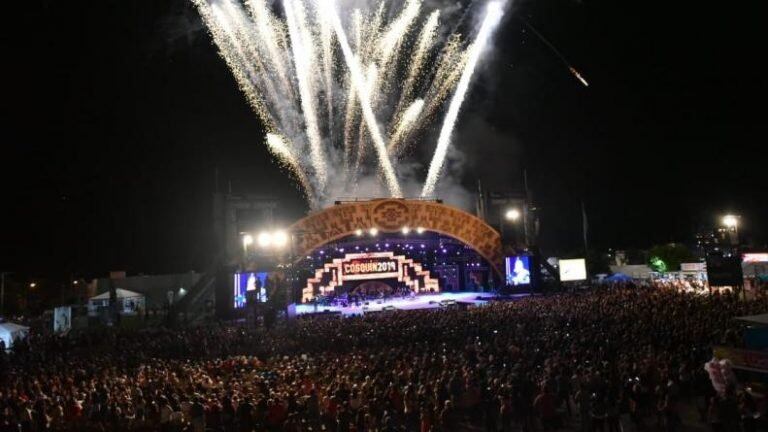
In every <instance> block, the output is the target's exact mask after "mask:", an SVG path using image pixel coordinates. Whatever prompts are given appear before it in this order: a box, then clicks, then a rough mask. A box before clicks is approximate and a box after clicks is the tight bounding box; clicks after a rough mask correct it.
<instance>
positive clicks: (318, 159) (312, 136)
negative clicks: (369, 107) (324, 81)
mask: <svg viewBox="0 0 768 432" xmlns="http://www.w3.org/2000/svg"><path fill="white" fill-rule="evenodd" d="M283 6H284V7H285V17H286V21H287V22H288V34H289V35H290V37H291V50H292V51H293V61H294V67H295V68H296V79H297V81H298V82H299V94H300V97H301V109H302V111H303V112H304V121H305V123H306V128H307V138H308V139H309V150H310V157H311V159H312V167H313V168H314V171H315V176H317V179H318V182H319V183H320V187H321V188H323V187H325V182H326V174H327V172H326V169H325V158H324V156H323V154H322V151H323V149H322V139H321V138H320V129H319V127H318V124H317V115H316V113H315V99H314V94H313V93H314V92H313V89H312V82H311V81H310V73H311V72H312V51H311V47H312V45H311V39H310V38H309V37H308V31H307V30H306V22H304V20H303V19H302V18H303V15H304V14H303V13H302V11H301V10H300V9H299V8H300V6H299V7H296V6H298V5H296V4H295V3H294V0H284V1H283Z"/></svg>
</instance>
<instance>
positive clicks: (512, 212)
mask: <svg viewBox="0 0 768 432" xmlns="http://www.w3.org/2000/svg"><path fill="white" fill-rule="evenodd" d="M504 217H505V218H506V219H507V220H508V221H512V222H515V221H517V220H518V219H520V210H518V209H516V208H511V209H509V210H507V212H506V213H504Z"/></svg>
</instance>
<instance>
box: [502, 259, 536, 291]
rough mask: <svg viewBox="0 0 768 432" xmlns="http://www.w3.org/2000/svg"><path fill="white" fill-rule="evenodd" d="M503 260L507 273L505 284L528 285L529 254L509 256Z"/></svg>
mask: <svg viewBox="0 0 768 432" xmlns="http://www.w3.org/2000/svg"><path fill="white" fill-rule="evenodd" d="M504 260H505V267H506V274H507V285H512V286H519V285H530V283H531V258H530V257H529V256H526V255H518V256H510V257H506V258H505V259H504Z"/></svg>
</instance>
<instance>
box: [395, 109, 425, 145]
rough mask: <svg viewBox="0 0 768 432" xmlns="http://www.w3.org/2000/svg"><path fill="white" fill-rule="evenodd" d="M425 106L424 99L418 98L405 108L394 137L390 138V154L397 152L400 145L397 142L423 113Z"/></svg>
mask: <svg viewBox="0 0 768 432" xmlns="http://www.w3.org/2000/svg"><path fill="white" fill-rule="evenodd" d="M423 108H424V99H416V100H415V101H413V103H412V104H411V105H410V106H409V107H408V108H407V109H406V110H405V112H404V113H403V115H402V116H401V117H400V121H399V122H398V123H397V127H396V128H395V132H394V133H393V134H392V137H391V138H390V139H389V147H388V150H389V153H390V154H394V155H396V154H397V151H398V147H397V142H398V141H399V140H400V139H402V136H403V135H404V134H405V133H406V132H407V131H408V128H410V127H411V125H412V124H413V123H414V122H415V121H416V119H418V118H419V114H421V110H422V109H423Z"/></svg>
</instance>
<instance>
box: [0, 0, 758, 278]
mask: <svg viewBox="0 0 768 432" xmlns="http://www.w3.org/2000/svg"><path fill="white" fill-rule="evenodd" d="M477 2H478V4H482V2H480V0H477ZM75 3H79V4H80V6H73V4H75ZM669 3H674V4H673V5H670V4H669ZM736 7H737V6H736V5H729V4H725V3H718V4H717V5H716V6H712V5H710V4H707V3H694V2H683V3H681V2H664V3H661V2H658V3H657V2H642V1H638V2H626V1H620V2H616V1H608V0H601V1H589V0H584V1H583V2H579V1H573V0H541V1H535V2H534V1H527V2H517V3H515V4H514V7H513V8H512V11H511V12H508V13H507V15H506V18H505V20H504V22H503V24H502V28H501V30H500V31H499V32H498V33H497V35H496V38H495V47H494V50H493V51H492V52H491V53H490V56H489V57H488V58H489V61H487V62H486V64H485V65H484V66H483V68H482V70H481V72H480V74H479V75H478V76H477V77H476V80H475V84H474V85H473V88H472V91H471V92H472V93H471V97H470V99H469V100H468V101H467V103H466V104H465V106H464V109H463V111H462V114H461V117H460V118H461V124H460V125H459V129H458V131H457V135H456V139H455V141H454V143H455V145H456V147H457V149H458V150H459V151H460V154H462V155H463V156H464V160H463V163H462V176H463V177H462V181H463V183H464V184H465V185H466V187H467V188H468V189H474V187H475V186H474V185H475V184H476V182H477V180H478V179H480V180H482V181H483V183H484V185H485V186H486V187H487V188H490V189H496V190H504V189H516V188H519V187H520V182H521V177H522V174H521V171H522V169H523V168H525V169H527V171H528V176H529V181H530V186H531V188H532V190H533V191H534V193H535V198H536V200H537V201H538V204H539V205H540V206H541V208H542V215H541V218H542V223H541V229H542V238H541V245H542V248H543V249H544V251H545V252H546V253H551V254H554V253H558V252H565V251H568V250H572V249H574V248H577V247H579V245H580V238H581V232H580V227H581V220H580V218H581V210H580V204H579V203H580V201H581V200H582V199H583V200H584V201H585V203H586V208H587V212H588V216H589V226H590V240H591V242H592V244H593V245H594V246H596V247H601V248H607V247H609V246H612V247H616V248H634V247H647V246H650V245H652V244H654V243H661V242H667V241H686V240H690V239H691V237H692V235H693V234H694V232H695V231H696V230H697V229H698V228H699V227H701V226H707V225H711V224H712V223H714V222H715V217H716V216H717V215H718V214H721V213H722V212H723V211H733V212H737V213H739V214H741V215H742V217H743V224H744V227H743V232H744V234H745V236H746V237H747V239H748V241H751V242H753V243H757V244H764V243H765V242H766V240H768V239H767V237H768V235H766V234H767V230H766V225H768V188H767V187H766V161H768V151H766V145H765V141H766V140H765V136H766V126H765V125H766V121H765V115H766V110H765V98H764V93H765V90H766V82H767V80H766V70H765V68H764V67H762V65H761V63H763V61H762V60H761V59H760V56H761V53H764V52H765V51H766V48H765V41H768V37H766V36H767V35H766V33H767V32H766V31H765V28H766V27H765V23H764V18H765V16H766V14H765V12H766V11H765V8H764V6H762V5H761V4H759V2H744V3H740V4H739V5H738V9H735V8H736ZM11 9H12V10H11V11H9V12H8V13H7V14H6V15H5V17H6V21H8V22H9V24H10V26H11V28H9V29H7V30H6V32H7V33H8V34H6V37H5V38H4V40H6V41H7V42H8V44H7V48H6V50H5V53H4V70H5V72H6V75H8V74H9V75H10V76H7V77H6V79H5V80H4V83H5V86H4V87H5V89H4V92H3V94H4V96H5V104H4V105H5V106H6V108H7V112H8V114H7V115H6V116H5V117H4V122H3V125H4V134H3V135H4V139H3V145H2V153H0V154H1V155H2V157H0V188H2V201H3V204H2V207H0V214H2V224H1V225H0V271H3V270H7V271H15V272H17V274H20V275H32V276H50V277H65V275H67V276H68V275H70V274H75V275H82V276H97V275H103V274H105V273H106V272H107V271H109V270H118V269H120V270H122V269H124V270H127V271H128V272H129V273H139V272H143V273H163V272H179V271H188V270H192V269H195V270H203V269H204V267H205V265H206V264H207V263H208V261H209V260H210V259H211V245H212V243H213V242H212V233H211V196H212V193H213V192H214V188H215V181H214V179H215V171H216V168H217V167H218V170H219V173H220V175H219V179H220V182H219V185H220V188H222V189H226V188H227V187H228V183H229V181H231V184H232V188H233V189H234V190H236V191H240V192H253V193H256V194H263V195H267V196H273V197H275V198H279V199H281V200H282V205H283V207H284V209H283V213H282V216H281V217H283V218H284V220H285V221H286V223H287V222H289V221H291V220H293V219H295V218H296V217H298V216H300V215H302V214H303V212H304V211H306V209H305V207H304V204H303V201H302V199H301V196H300V194H299V193H298V191H297V190H296V187H295V185H294V184H293V183H292V182H291V181H290V180H289V179H288V176H287V175H286V174H285V173H284V172H283V171H281V170H280V168H279V167H278V166H277V165H275V164H274V163H273V162H272V161H271V160H270V159H269V158H268V156H267V152H266V150H265V148H264V147H263V146H262V144H261V140H262V137H263V131H262V130H261V127H260V124H259V122H258V120H257V119H256V117H255V115H254V114H253V113H252V112H251V111H250V109H249V108H248V106H247V104H246V102H245V99H244V98H243V97H242V95H241V94H240V93H239V91H238V90H237V88H236V85H235V83H234V80H233V79H232V77H231V75H230V73H229V71H228V70H227V68H226V66H225V65H224V62H223V61H222V60H221V59H220V58H219V57H218V55H217V54H216V49H215V47H214V46H213V45H212V43H211V40H210V38H209V36H208V35H207V34H206V33H205V31H204V29H203V28H202V25H201V23H200V21H199V19H198V17H197V14H196V12H195V10H194V9H193V7H192V6H191V4H190V3H189V2H187V1H184V0H169V1H158V0H141V1H138V0H120V1H116V0H102V1H98V2H61V1H53V0H44V1H40V0H34V1H33V0H30V1H23V2H13V6H11ZM520 18H524V19H525V20H527V21H529V22H530V23H531V24H533V25H534V26H535V27H536V28H537V29H538V30H539V31H540V32H541V33H543V34H544V35H545V36H547V37H548V38H549V39H550V40H551V42H552V43H553V44H554V45H555V46H557V48H558V49H559V50H560V51H561V52H562V53H563V54H564V55H565V57H567V58H568V60H569V61H570V62H571V63H572V64H573V65H574V66H575V67H576V68H577V69H578V70H579V71H581V73H582V74H583V75H584V76H585V78H586V79H587V80H588V81H589V83H590V86H589V87H588V88H585V87H584V86H582V85H581V84H580V83H579V82H578V81H576V80H575V79H574V77H573V76H572V75H571V74H569V72H568V70H567V69H566V68H565V67H564V65H563V64H562V63H561V62H560V60H559V59H558V58H557V57H556V56H555V55H554V54H553V53H552V52H551V51H550V50H549V49H548V48H547V47H546V46H545V45H544V44H543V43H542V42H541V41H539V40H538V39H537V38H535V37H534V36H533V34H532V33H531V32H530V31H526V29H525V26H524V25H523V24H522V21H521V19H520ZM422 145H423V146H427V147H428V146H429V145H434V144H430V143H429V142H426V143H424V144H422Z"/></svg>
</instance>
